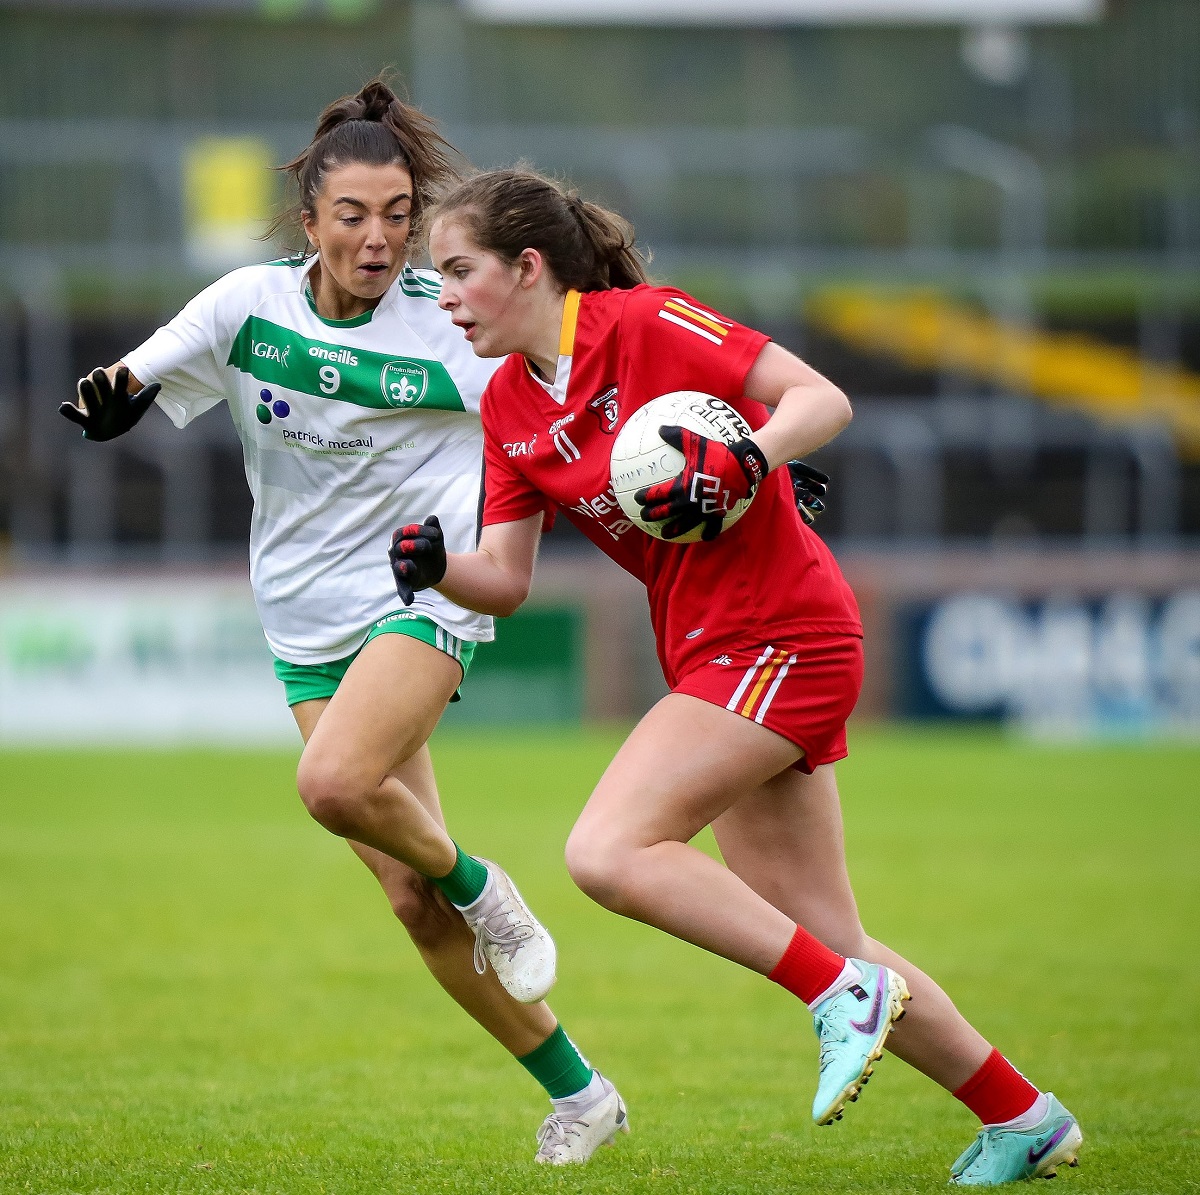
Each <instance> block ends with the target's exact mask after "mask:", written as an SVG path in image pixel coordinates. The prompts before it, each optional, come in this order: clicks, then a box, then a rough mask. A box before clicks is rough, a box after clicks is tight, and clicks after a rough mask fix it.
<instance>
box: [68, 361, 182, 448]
mask: <svg viewBox="0 0 1200 1195" xmlns="http://www.w3.org/2000/svg"><path fill="white" fill-rule="evenodd" d="M76 389H77V391H78V393H79V398H78V400H77V401H76V402H64V403H59V406H58V413H59V414H60V415H62V416H64V417H65V418H67V419H69V420H70V421H71V422H72V423H78V424H79V426H80V427H81V428H83V438H84V439H85V440H115V439H116V438H117V436H123V435H124V434H125V433H126V432H127V431H128V430H129V429H130V428H131V427H133V425H134V424H135V423H137V421H138V420H139V419H140V418H141V417H142V416H143V415H144V414H145V413H146V411H147V410H148V409H149V407H150V404H151V403H152V402H153V401H154V400H155V398H156V397H157V396H158V392H159V391H160V390H161V389H162V387H161V386H160V385H159V384H158V383H157V382H154V383H152V384H151V385H149V386H143V387H142V388H141V389H140V390H139V391H138V392H137V394H135V395H133V396H132V397H131V396H130V394H129V370H128V369H126V368H125V366H124V365H122V366H121V368H120V369H118V370H117V384H116V387H115V388H114V387H113V386H112V385H111V384H110V383H109V380H108V374H107V373H105V372H104V370H102V369H93V370H92V372H91V373H90V374H89V375H88V376H87V377H86V378H80V379H79V382H78V384H77V386H76Z"/></svg>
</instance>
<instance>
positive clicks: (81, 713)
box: [0, 0, 1200, 744]
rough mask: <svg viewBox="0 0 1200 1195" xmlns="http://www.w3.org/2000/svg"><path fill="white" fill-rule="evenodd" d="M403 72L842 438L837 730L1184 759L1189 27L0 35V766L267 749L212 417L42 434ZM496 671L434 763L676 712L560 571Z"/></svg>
mask: <svg viewBox="0 0 1200 1195" xmlns="http://www.w3.org/2000/svg"><path fill="white" fill-rule="evenodd" d="M386 64H392V65H394V66H395V67H396V68H397V70H398V73H399V75H400V77H401V78H402V80H404V81H405V82H406V84H407V86H408V88H409V90H410V92H411V95H412V97H413V98H414V99H415V100H416V101H417V102H418V103H420V104H421V105H422V106H424V107H425V108H426V109H427V110H428V111H429V112H431V113H432V114H434V115H435V116H437V117H438V118H439V119H440V120H441V121H442V122H443V125H444V128H445V131H446V132H447V134H448V135H449V137H450V138H451V139H452V140H453V141H454V142H455V143H456V144H458V145H459V146H460V147H461V148H462V149H463V150H464V151H465V152H466V153H467V154H468V155H469V156H470V157H471V158H472V159H473V160H474V161H475V162H476V163H477V164H479V165H482V166H490V165H498V164H503V163H508V162H511V161H513V160H514V159H517V158H525V159H527V160H530V161H532V162H533V163H535V164H536V165H537V166H539V167H540V168H543V169H547V170H551V171H556V172H560V173H563V174H565V175H568V176H569V177H571V178H572V179H573V180H574V181H575V182H577V183H578V184H579V185H581V186H582V187H583V188H585V189H586V190H588V191H590V192H593V193H595V194H597V195H599V196H600V197H602V198H603V199H605V200H608V201H610V202H612V203H614V204H616V205H617V206H618V207H620V208H621V210H623V211H624V212H626V213H627V214H629V215H630V216H631V217H632V218H633V220H634V221H635V223H636V226H637V229H638V233H639V236H640V239H641V240H642V242H643V243H644V244H645V245H646V246H648V247H649V248H650V249H651V250H652V251H653V254H654V268H655V270H656V271H657V273H658V275H659V276H661V277H664V278H669V279H671V280H672V281H675V282H677V283H679V284H681V285H683V286H685V287H687V288H689V289H691V290H693V291H694V292H695V293H696V294H698V295H699V296H700V297H702V298H703V299H705V300H707V301H708V302H710V303H712V304H713V305H715V306H717V307H718V308H720V309H723V310H725V311H727V312H728V313H730V314H732V315H734V316H736V317H739V318H741V319H743V320H746V321H748V322H751V323H754V324H756V325H759V326H761V327H763V328H765V329H766V330H768V331H769V332H770V333H771V334H772V335H774V336H775V337H776V338H777V339H778V340H779V341H781V342H782V343H783V344H785V345H787V346H788V347H790V348H793V349H795V350H797V351H798V352H800V353H801V354H802V355H804V356H805V357H806V358H807V359H808V360H809V361H811V362H812V363H813V364H814V365H815V366H816V367H817V368H819V369H821V370H823V371H825V372H827V373H828V374H829V375H830V376H831V377H832V378H833V379H835V380H836V381H837V382H838V383H839V384H841V385H842V386H843V387H844V388H845V389H846V390H847V391H848V393H850V395H851V396H852V398H853V399H854V401H855V405H856V410H857V417H856V419H855V422H854V424H853V426H852V427H851V428H850V430H849V431H848V432H847V433H846V434H845V435H843V436H842V437H841V438H840V439H839V440H838V441H837V442H836V443H835V444H834V445H832V446H831V447H830V448H828V449H827V450H825V451H824V452H822V453H821V454H820V456H819V463H820V464H822V465H823V466H824V467H825V468H826V469H827V470H828V471H829V472H830V473H831V474H832V475H833V478H834V484H833V490H832V494H831V501H830V504H829V511H828V513H827V514H826V515H825V516H823V518H822V520H821V522H820V525H819V530H820V532H821V534H822V535H824V536H825V537H826V538H827V539H828V541H829V542H830V543H831V545H832V546H833V547H834V549H835V551H836V553H837V555H838V557H839V559H840V560H841V562H842V564H843V566H844V568H845V569H846V571H847V573H848V574H849V576H850V577H851V579H852V581H853V583H854V585H855V587H856V589H857V592H858V594H859V598H860V601H861V603H862V606H863V610H864V615H865V617H866V620H867V625H868V644H869V650H870V656H869V665H868V686H867V690H866V692H865V693H864V696H863V701H862V704H861V707H860V711H859V716H861V717H866V718H885V717H901V718H934V719H942V720H976V719H988V720H994V721H995V720H1002V721H1006V722H1009V723H1012V724H1013V725H1016V726H1019V727H1022V728H1024V729H1025V730H1027V731H1029V732H1031V733H1035V734H1041V735H1069V736H1081V735H1082V736H1089V735H1098V736H1102V737H1108V738H1111V737H1112V736H1114V735H1141V734H1146V733H1158V732H1163V733H1172V734H1180V733H1182V734H1189V735H1195V734H1198V733H1200V269H1198V267H1200V20H1198V19H1197V9H1196V4H1195V0H741V2H739V3H736V4H734V3H722V2H718V0H704V2H701V0H691V2H690V3H683V2H682V0H636V2H635V0H575V2H571V0H558V2H556V0H462V2H459V3H453V2H450V0H411V2H401V0H23V2H20V3H16V2H4V3H0V113H2V115H0V459H2V460H3V480H2V483H0V741H4V742H8V743H10V744H19V743H33V742H38V741H69V740H77V739H87V738H89V737H90V738H99V739H111V738H113V737H118V738H124V739H127V740H137V739H147V740H154V741H174V740H178V739H181V738H188V737H191V738H199V739H203V740H214V741H274V740H279V741H280V742H290V741H292V736H293V735H294V731H293V729H292V726H291V723H290V719H289V718H288V716H287V714H286V711H285V710H284V709H283V706H282V702H281V700H280V694H279V692H278V691H277V688H278V686H277V683H276V682H275V680H274V678H273V676H272V675H271V672H270V668H269V667H268V656H267V653H266V648H265V645H264V643H263V642H262V638H261V633H260V632H259V630H258V628H257V623H256V621H255V618H254V613H253V608H252V606H251V604H250V601H249V596H248V592H247V587H246V584H245V580H244V574H245V556H246V530H247V519H248V501H249V500H248V495H247V491H246V487H245V484H244V480H243V477H242V469H241V459H240V450H239V446H238V443H237V441H236V439H235V437H234V434H233V430H232V427H231V425H230V423H229V421H228V417H227V416H226V415H225V413H224V412H223V411H222V410H218V411H217V412H215V413H213V414H210V415H209V416H207V417H206V418H204V419H202V420H201V421H200V422H199V423H197V424H196V425H194V426H193V427H191V428H189V429H188V432H187V433H186V434H179V433H177V432H175V431H174V429H172V428H171V427H170V425H169V423H168V421H167V420H166V419H165V418H163V417H162V416H161V414H160V413H159V412H157V411H156V412H153V413H152V414H151V416H150V417H149V418H148V419H147V420H146V421H145V422H144V423H143V424H142V425H141V426H140V427H139V428H138V429H137V431H136V432H135V433H134V434H132V435H130V436H128V437H126V438H125V439H123V440H121V441H120V442H119V444H114V445H111V446H105V448H103V449H96V448H95V447H93V446H85V445H83V444H82V443H80V441H79V440H78V438H77V436H76V434H75V432H74V430H73V429H72V428H71V427H70V426H69V425H68V424H67V423H66V422H65V421H63V420H61V419H60V418H59V417H58V415H57V414H56V410H55V408H56V406H57V404H58V402H59V401H60V400H61V399H62V398H64V397H66V396H68V395H70V394H71V393H72V389H73V383H74V379H75V378H76V377H77V376H78V375H79V374H81V373H82V372H83V371H84V370H85V369H86V368H89V367H92V366H94V365H95V364H98V363H108V362H110V361H112V360H115V359H117V357H118V356H119V355H120V353H121V352H122V351H124V350H126V349H128V348H129V347H131V346H133V345H135V344H137V343H139V342H140V341H141V340H142V339H143V338H144V337H145V336H146V335H147V334H148V333H149V332H150V331H152V330H153V329H154V328H155V327H156V326H158V324H159V323H161V322H163V321H164V320H165V319H166V318H168V317H169V316H170V315H172V314H173V313H174V312H175V311H176V310H178V308H179V307H180V306H181V305H182V303H183V302H184V301H185V300H186V299H187V298H188V297H190V296H191V295H192V294H194V293H195V292H196V291H197V290H198V289H200V288H201V287H202V286H203V285H205V284H206V283H207V282H208V281H210V280H211V279H213V278H214V277H216V276H217V275H218V274H220V273H222V272H224V271H225V270H227V269H229V268H230V267H232V266H234V265H236V264H240V263H242V262H245V261H251V260H262V259H265V258H267V257H270V256H274V255H275V253H274V252H273V250H271V249H270V248H268V247H266V246H264V245H263V244H262V243H261V242H258V241H256V240H255V238H256V237H257V236H258V235H259V234H260V233H261V232H262V230H263V228H264V226H265V223H266V220H267V218H268V217H269V215H270V213H271V211H272V209H273V207H274V205H275V203H276V202H277V200H278V198H279V194H278V190H277V185H278V178H277V176H274V175H272V174H271V173H270V172H269V169H268V168H269V167H270V166H271V165H273V164H276V163H279V162H281V161H284V160H286V159H287V158H288V157H289V156H291V155H292V154H293V153H294V152H295V151H296V150H297V149H298V148H299V147H301V146H302V145H303V144H305V143H306V142H307V139H308V137H309V134H310V131H311V128H312V126H313V122H314V119H315V116H316V114H317V112H318V111H319V110H320V108H321V107H322V106H323V105H324V104H325V103H326V102H327V101H329V100H330V99H331V98H333V97H335V96H337V95H339V94H342V93H344V92H346V91H349V90H352V89H353V88H355V87H357V86H358V85H359V84H360V83H361V82H362V81H363V80H364V79H365V78H367V77H369V75H370V74H371V73H373V72H374V71H375V70H377V69H378V68H379V67H381V66H383V65H386ZM413 513H417V514H423V513H427V512H413ZM85 581H86V584H85ZM478 659H479V662H478V663H477V665H476V672H475V673H474V674H473V678H472V691H471V697H472V700H469V701H466V702H463V703H462V705H461V706H460V707H459V708H457V709H455V710H453V711H452V712H451V715H450V718H451V720H457V721H458V722H470V721H484V722H486V721H493V722H494V721H504V720H510V719H518V720H521V719H524V720H528V721H534V722H539V723H541V722H547V721H561V722H567V723H570V722H578V721H580V720H581V719H583V720H588V719H616V720H628V719H630V718H632V717H634V716H636V714H637V713H639V712H640V711H641V710H642V709H644V708H646V706H647V705H648V704H649V703H650V702H652V701H653V700H654V699H655V697H656V696H657V695H658V693H659V692H660V688H659V686H660V683H661V682H660V681H659V679H658V676H657V670H656V667H655V663H654V659H653V650H652V645H651V643H650V640H649V632H648V628H647V626H646V620H645V617H644V611H643V600H642V598H641V596H640V593H639V592H638V591H637V589H636V587H635V586H633V585H632V584H627V583H626V581H625V579H624V578H622V577H621V576H619V575H615V574H614V572H613V571H612V570H610V569H609V568H608V567H606V566H605V565H602V564H600V563H599V562H598V560H596V559H595V558H594V557H593V555H592V553H591V552H590V550H589V549H588V548H587V546H586V544H585V543H583V541H582V540H581V539H580V538H579V537H578V536H577V535H574V534H572V533H571V531H570V529H569V528H566V527H565V526H564V527H561V528H560V529H558V530H556V531H555V532H554V534H553V535H552V536H551V537H550V539H549V541H548V544H547V546H546V549H545V553H544V557H543V566H542V569H541V573H540V577H539V588H538V591H537V594H536V600H535V601H534V602H533V603H532V604H531V606H530V607H529V608H528V609H527V610H526V611H525V612H523V613H522V614H520V615H518V616H517V617H516V618H514V619H512V620H510V621H509V622H508V623H506V624H505V625H503V626H502V627H501V628H500V630H499V637H498V643H497V645H496V646H495V647H494V648H492V649H491V650H490V651H488V652H484V653H481V654H480V656H479V658H478Z"/></svg>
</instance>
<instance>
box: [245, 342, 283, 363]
mask: <svg viewBox="0 0 1200 1195" xmlns="http://www.w3.org/2000/svg"><path fill="white" fill-rule="evenodd" d="M250 351H251V352H252V353H253V354H254V355H255V356H256V357H263V358H265V359H266V360H267V361H278V362H279V364H280V365H282V366H283V368H284V369H287V359H288V353H290V352H291V351H292V346H291V345H290V344H289V345H288V346H287V348H285V349H281V348H280V347H279V345H277V344H271V342H270V341H268V340H256V341H254V342H253V344H252V346H251V350H250Z"/></svg>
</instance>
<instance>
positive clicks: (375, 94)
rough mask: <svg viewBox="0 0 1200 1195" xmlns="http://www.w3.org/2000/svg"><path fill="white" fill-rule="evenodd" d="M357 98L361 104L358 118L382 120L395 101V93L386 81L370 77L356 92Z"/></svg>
mask: <svg viewBox="0 0 1200 1195" xmlns="http://www.w3.org/2000/svg"><path fill="white" fill-rule="evenodd" d="M357 99H358V102H359V103H360V104H361V105H362V116H360V117H359V119H360V120H382V119H383V118H384V117H385V116H386V115H387V114H388V112H389V111H390V110H391V107H392V104H393V103H395V101H396V95H395V92H393V91H392V89H391V88H390V87H389V86H388V85H387V84H386V83H382V82H380V81H379V80H378V79H372V80H371V82H370V83H368V84H367V85H366V87H364V88H363V89H362V91H360V92H359V93H358V96H357Z"/></svg>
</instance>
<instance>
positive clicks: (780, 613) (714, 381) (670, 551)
mask: <svg viewBox="0 0 1200 1195" xmlns="http://www.w3.org/2000/svg"><path fill="white" fill-rule="evenodd" d="M768 339H769V338H768V337H766V336H764V335H763V334H762V333H760V332H755V331H754V330H753V329H751V328H746V327H743V326H742V325H740V324H736V323H734V322H733V321H731V320H728V319H726V318H725V317H724V316H720V315H717V314H716V313H715V312H713V311H711V310H709V309H708V308H706V307H703V306H701V305H700V304H699V303H697V302H696V301H695V300H694V299H692V298H691V297H690V296H689V295H686V294H684V293H683V292H682V291H679V290H676V289H674V288H673V287H665V286H637V287H634V288H633V289H632V290H602V291H588V292H586V293H584V294H580V293H579V292H577V291H570V292H568V294H567V303H566V307H565V309H564V312H563V324H562V331H561V337H560V344H559V354H560V356H559V361H558V371H557V373H556V375H555V382H554V385H553V386H549V385H547V384H546V383H544V382H542V381H541V380H540V379H539V378H538V377H537V376H536V375H534V373H533V372H532V371H531V369H530V367H529V365H528V363H527V361H526V360H525V358H524V357H521V356H519V355H515V356H512V357H510V358H509V359H508V360H507V361H506V362H505V363H504V364H503V365H502V366H501V367H500V369H499V370H497V372H496V373H495V374H494V375H493V377H492V380H491V381H490V382H489V383H488V386H487V389H486V390H485V391H484V394H483V399H482V402H481V405H480V415H481V417H482V420H483V430H484V461H485V469H484V490H485V499H484V513H483V522H484V525H485V526H487V525H489V524H492V523H509V522H515V521H517V520H519V519H525V518H528V517H529V516H530V515H532V514H536V513H537V512H539V511H541V512H545V513H546V514H548V515H550V516H551V517H552V516H553V513H554V511H555V510H556V509H557V510H561V511H562V512H563V513H564V514H565V515H566V517H567V518H568V519H570V521H571V522H572V523H573V524H574V525H575V526H576V527H578V528H579V529H580V531H582V532H583V533H584V535H586V536H587V537H588V539H590V540H591V541H592V542H593V543H594V544H596V546H597V547H599V548H600V550H601V551H602V552H604V553H606V554H607V555H608V556H611V557H612V558H613V560H615V561H616V562H617V563H618V564H619V565H621V567H622V568H624V569H626V570H627V571H628V572H630V573H632V574H633V575H634V576H635V577H637V578H638V579H639V580H640V581H642V582H643V583H644V584H645V586H646V589H647V592H648V596H649V601H650V616H651V621H652V622H653V626H654V634H655V638H656V639H657V642H658V655H659V659H660V661H661V662H662V665H663V671H664V673H665V675H666V678H667V682H668V684H671V685H674V684H675V683H676V681H677V679H678V678H679V677H680V676H683V675H684V674H685V673H687V672H688V671H689V669H690V668H692V667H694V666H695V665H697V664H699V663H703V662H707V661H708V660H709V659H711V658H712V656H713V655H714V654H715V653H716V652H718V651H723V650H725V649H727V648H729V647H733V646H736V645H745V644H746V643H749V642H753V643H758V642H762V643H768V642H775V641H777V640H778V641H790V640H792V639H794V638H795V637H796V636H798V635H810V634H814V633H828V634H847V635H855V636H861V635H862V623H861V622H860V620H859V615H858V606H857V604H856V603H855V600H854V595H853V593H851V591H850V587H849V585H847V583H846V580H845V578H844V577H843V576H842V573H841V570H840V569H839V568H838V566H837V563H836V561H835V560H834V559H833V556H832V555H831V554H830V552H829V550H828V549H827V548H826V547H825V545H824V543H822V541H821V539H820V537H819V536H818V535H816V534H815V533H814V532H812V531H811V530H809V528H807V527H806V526H805V525H804V522H803V520H802V519H801V518H800V515H799V513H798V512H797V510H796V506H795V502H794V500H793V496H792V487H791V480H790V477H789V475H788V471H787V470H786V469H776V470H775V471H774V472H773V473H771V474H769V475H768V476H767V478H766V480H765V481H764V482H763V483H762V485H761V486H759V489H758V493H757V494H756V495H755V498H754V501H753V502H752V503H751V504H750V507H749V509H748V510H747V511H746V513H745V514H744V515H743V516H742V518H741V519H740V520H739V521H738V522H737V523H735V524H734V525H733V526H732V527H730V528H729V529H728V530H726V531H723V532H722V533H721V534H720V535H718V536H717V537H716V538H715V539H713V540H710V541H709V542H707V543H704V542H700V543H694V544H674V543H669V542H666V541H663V540H658V539H655V538H654V537H653V536H650V535H647V534H646V533H645V532H644V531H642V530H640V529H639V528H638V527H636V526H635V525H634V524H632V523H631V522H630V521H629V520H628V519H627V518H626V517H625V514H624V512H623V511H622V510H621V508H620V506H619V505H618V504H617V500H616V496H615V495H614V494H613V490H612V485H611V483H610V480H609V457H610V455H611V453H612V445H613V438H614V436H615V435H616V433H617V431H618V430H619V429H620V428H621V426H622V425H623V424H624V423H625V421H626V420H627V419H628V418H629V416H630V415H632V414H633V412H634V411H636V410H637V409H638V408H639V407H641V406H643V405H645V404H646V403H647V402H649V401H650V400H651V399H652V398H656V397H658V396H659V395H660V394H667V393H670V392H671V391H673V390H698V391H701V392H703V393H705V394H712V395H715V396H716V397H718V398H723V399H725V401H726V402H728V403H729V404H730V405H731V406H733V407H735V408H736V409H737V410H738V411H740V412H741V414H742V415H743V416H744V418H745V419H746V421H747V422H748V423H749V424H750V426H751V428H759V427H761V426H762V425H763V424H764V423H765V422H766V420H767V416H768V414H769V412H768V410H767V408H766V407H764V406H763V405H762V404H761V403H757V402H752V401H751V400H749V399H747V398H746V397H745V396H744V392H743V391H744V385H745V381H746V375H747V374H748V373H749V372H750V367H751V366H752V365H753V364H754V362H755V360H756V359H757V357H758V355H759V353H760V352H761V351H762V349H763V346H764V345H765V344H767V342H768Z"/></svg>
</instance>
